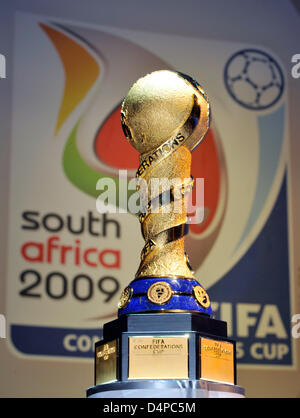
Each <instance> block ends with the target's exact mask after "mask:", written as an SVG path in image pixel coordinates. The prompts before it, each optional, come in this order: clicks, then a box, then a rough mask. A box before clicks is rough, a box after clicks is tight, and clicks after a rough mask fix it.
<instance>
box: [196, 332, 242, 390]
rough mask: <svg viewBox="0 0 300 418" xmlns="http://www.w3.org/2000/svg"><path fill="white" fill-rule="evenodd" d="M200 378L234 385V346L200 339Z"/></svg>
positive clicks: (223, 342)
mask: <svg viewBox="0 0 300 418" xmlns="http://www.w3.org/2000/svg"><path fill="white" fill-rule="evenodd" d="M200 377H201V379H205V380H213V381H215V382H220V383H232V384H234V345H233V344H232V343H230V342H227V341H217V340H212V339H210V338H200Z"/></svg>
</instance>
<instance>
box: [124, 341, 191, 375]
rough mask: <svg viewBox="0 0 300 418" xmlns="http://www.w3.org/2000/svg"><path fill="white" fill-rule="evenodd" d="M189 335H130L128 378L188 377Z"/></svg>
mask: <svg viewBox="0 0 300 418" xmlns="http://www.w3.org/2000/svg"><path fill="white" fill-rule="evenodd" d="M188 377H189V376H188V337H186V336H176V337H168V336H163V337H154V336H153V337H130V338H129V374H128V379H187V378H188Z"/></svg>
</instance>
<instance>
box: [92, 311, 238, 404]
mask: <svg viewBox="0 0 300 418" xmlns="http://www.w3.org/2000/svg"><path fill="white" fill-rule="evenodd" d="M103 337H104V338H103V340H101V341H98V342H97V343H96V344H95V386H94V387H92V388H90V389H88V393H87V394H88V397H113V396H115V397H122V396H123V395H122V393H123V392H124V394H125V393H126V396H134V397H140V398H143V397H164V396H166V397H170V396H171V397H172V396H173V397H174V396H175V397H208V396H209V397H210V396H214V397H216V396H217V397H218V396H219V397H225V396H234V397H236V396H243V390H242V389H241V388H239V386H237V385H236V383H237V382H236V349H235V341H233V340H230V339H228V338H227V324H226V323H225V322H223V321H219V320H216V319H211V318H210V317H208V316H207V315H203V314H195V313H189V312H185V313H153V314H150V313H147V314H141V313H139V314H128V315H122V316H121V317H119V318H118V319H116V320H114V321H111V322H109V323H106V324H105V325H104V328H103ZM150 393H151V395H150ZM114 394H115V395H114ZM124 396H125V395H124Z"/></svg>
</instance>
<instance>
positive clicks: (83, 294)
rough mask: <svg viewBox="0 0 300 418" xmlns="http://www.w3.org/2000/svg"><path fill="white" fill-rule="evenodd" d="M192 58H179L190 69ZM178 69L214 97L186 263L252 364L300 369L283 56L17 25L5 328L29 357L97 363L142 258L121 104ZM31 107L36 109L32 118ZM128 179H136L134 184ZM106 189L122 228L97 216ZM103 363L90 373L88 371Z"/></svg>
mask: <svg viewBox="0 0 300 418" xmlns="http://www.w3.org/2000/svg"><path fill="white" fill-rule="evenodd" d="M178 51H180V54H178ZM158 69H174V70H178V71H181V72H183V73H186V74H189V75H191V76H193V77H194V78H195V79H196V80H197V81H199V82H200V83H203V87H204V89H205V91H207V93H208V97H209V99H210V101H211V107H212V126H211V128H210V131H209V134H208V136H207V138H206V139H205V141H204V142H203V143H202V144H201V145H200V146H199V147H198V148H197V149H196V150H195V152H194V153H193V163H192V175H193V177H194V178H204V205H205V217H204V220H203V222H202V223H201V224H192V225H190V232H189V235H188V237H187V240H186V241H187V245H186V247H187V252H188V254H189V257H190V261H191V265H192V266H193V269H194V270H195V272H196V277H197V278H198V279H199V281H200V282H201V284H203V286H204V287H205V288H206V289H207V291H208V293H209V295H210V297H211V299H212V301H213V309H214V313H215V317H216V318H217V319H222V320H225V321H227V322H228V324H229V336H230V337H231V338H233V339H236V340H237V357H238V362H239V364H240V365H255V367H258V366H259V367H260V366H264V367H265V366H266V365H268V366H271V367H273V368H274V367H283V366H285V367H286V366H289V367H292V366H293V365H294V360H293V344H292V339H291V335H290V331H289V330H290V318H291V302H290V301H291V297H290V296H291V291H292V289H293V286H294V284H293V278H292V274H291V272H290V270H291V269H290V262H289V259H290V256H289V254H290V252H291V249H292V247H291V245H292V243H291V239H290V235H289V228H290V222H289V215H288V213H289V199H288V196H289V193H288V192H289V187H290V186H289V184H290V180H289V171H288V165H289V162H288V157H287V156H288V153H287V147H288V144H289V130H288V125H287V121H288V119H289V109H288V92H287V87H286V84H287V81H286V78H287V77H286V74H285V70H284V67H283V65H282V63H281V61H280V59H279V58H278V56H277V55H276V53H274V51H272V50H268V49H266V48H265V47H262V46H261V45H252V44H249V45H248V44H241V43H234V42H228V41H221V40H218V41H217V40H209V39H199V38H193V37H189V48H186V38H185V37H184V36H180V35H173V36H170V35H166V34H161V33H150V32H142V31H139V32H137V31H131V30H124V29H122V30H121V29H116V28H112V27H107V26H101V25H99V26H91V25H83V24H78V23H76V22H70V21H68V22H65V21H62V20H61V19H54V18H53V19H51V20H50V19H49V18H44V17H42V16H36V15H32V14H28V13H21V12H18V13H16V15H15V33H14V74H13V109H12V143H11V165H10V167H11V172H10V181H11V183H10V212H9V216H10V218H9V260H8V276H7V280H8V285H7V290H8V295H7V319H8V321H9V324H8V325H9V330H10V332H9V339H10V347H11V348H13V350H14V352H15V353H17V354H18V355H26V356H28V355H30V356H35V357H39V358H40V356H44V357H46V358H48V359H51V358H57V357H60V358H67V357H71V358H73V360H74V361H75V360H80V361H82V359H84V358H89V359H90V358H91V357H92V356H93V351H94V342H95V341H97V340H98V339H99V338H100V337H101V333H102V331H101V329H102V326H103V324H104V323H105V322H107V321H110V320H112V319H114V318H115V317H116V314H117V303H118V300H119V297H120V294H121V291H122V290H123V288H124V287H125V286H126V285H127V284H128V283H129V282H130V281H131V280H132V279H133V276H134V274H135V271H136V270H137V266H138V263H139V259H138V258H139V254H140V251H141V249H142V247H143V239H142V237H141V234H140V228H139V222H138V219H137V217H136V216H135V215H133V214H131V213H120V212H125V207H126V201H124V199H122V198H119V192H120V190H121V189H122V188H123V189H124V188H125V189H126V188H127V185H128V181H129V180H130V179H131V178H133V177H134V175H135V170H136V168H137V166H138V153H137V152H136V151H135V150H134V149H133V148H132V147H131V146H130V145H129V144H128V143H127V142H126V141H125V138H124V135H123V132H122V130H121V124H120V104H121V101H122V99H123V97H124V96H125V94H126V93H127V91H128V89H129V88H130V86H131V85H132V83H133V82H134V81H135V80H136V79H138V78H139V77H141V76H142V75H144V74H147V73H149V72H151V71H154V70H158ZM29 103H30V105H29ZM119 170H128V171H127V178H124V177H122V178H120V177H119ZM102 177H109V178H111V179H112V180H113V181H114V184H115V186H116V191H117V196H118V198H117V200H116V205H115V206H116V208H117V210H118V212H119V213H105V214H101V213H98V212H97V210H96V199H97V198H98V197H99V195H100V193H101V192H100V191H99V190H97V189H96V184H97V181H98V180H99V179H100V178H102ZM89 361H91V360H89Z"/></svg>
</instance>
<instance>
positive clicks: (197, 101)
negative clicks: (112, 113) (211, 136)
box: [121, 70, 210, 154]
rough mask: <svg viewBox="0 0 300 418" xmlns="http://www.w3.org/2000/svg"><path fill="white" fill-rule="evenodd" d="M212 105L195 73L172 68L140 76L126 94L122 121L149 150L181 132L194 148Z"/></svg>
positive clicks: (136, 141)
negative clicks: (196, 79)
mask: <svg viewBox="0 0 300 418" xmlns="http://www.w3.org/2000/svg"><path fill="white" fill-rule="evenodd" d="M209 119H210V108H209V102H208V99H207V96H206V94H205V92H204V91H203V89H202V88H201V87H200V85H199V84H198V83H197V82H196V81H195V80H194V79H193V78H191V77H189V76H187V75H185V74H182V73H179V72H175V71H169V70H160V71H154V72H152V73H151V74H147V75H146V76H144V77H142V78H140V79H139V80H137V82H136V83H134V84H133V86H132V87H131V89H130V90H129V92H128V94H127V96H126V97H125V99H124V101H123V104H122V110H121V121H122V128H123V131H124V134H125V137H126V138H127V140H128V141H129V142H130V144H131V145H132V146H133V147H134V148H135V149H136V150H137V151H139V152H140V153H141V154H148V153H149V152H151V151H152V150H154V149H156V148H158V147H160V146H161V145H162V144H163V143H164V142H165V141H166V140H168V139H171V138H173V137H174V136H176V134H178V132H180V133H181V134H183V135H184V136H185V138H186V140H185V143H184V145H186V146H187V147H188V149H189V150H190V151H192V150H193V149H194V148H195V147H196V146H197V145H198V144H199V143H200V142H201V141H202V140H203V139H204V137H205V134H206V132H207V130H208V127H209Z"/></svg>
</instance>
